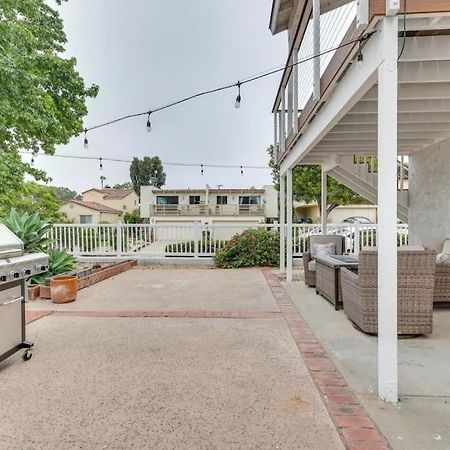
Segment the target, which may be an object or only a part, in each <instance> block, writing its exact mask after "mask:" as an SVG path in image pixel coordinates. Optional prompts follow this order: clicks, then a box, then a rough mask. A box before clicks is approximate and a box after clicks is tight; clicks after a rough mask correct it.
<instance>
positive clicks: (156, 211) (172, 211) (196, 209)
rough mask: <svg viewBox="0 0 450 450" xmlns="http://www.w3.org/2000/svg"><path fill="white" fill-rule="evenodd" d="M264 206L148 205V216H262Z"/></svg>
mask: <svg viewBox="0 0 450 450" xmlns="http://www.w3.org/2000/svg"><path fill="white" fill-rule="evenodd" d="M264 215H265V207H264V205H150V216H264Z"/></svg>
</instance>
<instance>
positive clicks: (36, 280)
mask: <svg viewBox="0 0 450 450" xmlns="http://www.w3.org/2000/svg"><path fill="white" fill-rule="evenodd" d="M47 253H48V271H47V272H44V273H40V274H39V275H35V276H33V277H31V278H30V283H33V284H43V283H44V282H45V280H46V279H47V278H50V277H53V276H55V275H61V274H63V273H67V272H72V271H73V270H74V269H75V258H74V257H73V256H72V255H69V254H68V253H67V252H66V251H65V250H63V249H53V248H50V249H48V250H47Z"/></svg>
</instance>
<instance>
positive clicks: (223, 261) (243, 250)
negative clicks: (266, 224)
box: [214, 228, 280, 269]
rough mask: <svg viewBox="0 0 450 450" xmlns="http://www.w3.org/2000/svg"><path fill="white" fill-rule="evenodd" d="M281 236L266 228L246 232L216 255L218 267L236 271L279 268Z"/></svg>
mask: <svg viewBox="0 0 450 450" xmlns="http://www.w3.org/2000/svg"><path fill="white" fill-rule="evenodd" d="M279 251H280V235H279V233H278V232H274V231H270V230H267V229H265V228H257V229H249V230H245V231H244V232H243V233H241V234H237V235H235V236H234V237H233V238H232V239H231V240H230V241H228V242H227V243H226V244H225V246H224V247H223V249H222V250H220V251H219V252H217V253H216V255H215V257H214V262H215V263H216V266H217V267H220V268H224V269H232V268H234V269H236V268H239V267H254V266H257V267H265V266H271V267H274V266H277V265H278V264H279V260H280V255H279Z"/></svg>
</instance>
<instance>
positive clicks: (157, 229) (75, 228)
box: [49, 224, 408, 259]
mask: <svg viewBox="0 0 450 450" xmlns="http://www.w3.org/2000/svg"><path fill="white" fill-rule="evenodd" d="M249 228H253V229H254V228H265V229H267V230H270V231H271V232H273V233H276V232H279V228H280V227H279V225H277V224H261V225H243V224H238V225H233V224H225V225H221V224H214V225H203V224H193V225H167V224H55V225H54V226H53V228H52V229H51V230H50V232H49V237H51V238H52V239H53V242H54V244H53V246H54V247H55V248H63V249H65V250H67V251H68V252H69V253H71V254H73V255H75V256H86V257H89V256H91V257H102V256H109V257H126V256H129V257H133V258H138V259H139V258H161V257H167V258H170V257H194V258H199V257H212V256H214V255H215V254H216V252H217V251H218V250H220V249H221V248H222V247H223V246H224V245H225V244H226V243H227V242H228V241H229V240H230V239H231V238H232V237H233V236H234V235H236V234H238V233H241V232H242V231H244V230H245V229H249ZM377 228H378V225H377V224H368V225H361V224H355V225H349V224H329V225H328V227H327V234H340V235H343V236H345V237H346V250H347V251H348V252H349V253H354V254H358V253H359V251H360V250H361V249H362V248H363V247H373V246H375V245H376V244H377V242H376V241H377ZM287 231H288V230H287V228H286V232H287ZM317 234H322V230H321V226H320V225H316V224H311V225H306V224H294V225H293V226H292V237H293V256H294V258H300V257H301V256H302V254H303V253H304V252H305V251H307V238H308V236H311V235H317ZM397 242H398V245H399V246H403V245H407V244H408V225H405V224H399V225H398V228H397Z"/></svg>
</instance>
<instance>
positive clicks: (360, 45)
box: [356, 41, 364, 66]
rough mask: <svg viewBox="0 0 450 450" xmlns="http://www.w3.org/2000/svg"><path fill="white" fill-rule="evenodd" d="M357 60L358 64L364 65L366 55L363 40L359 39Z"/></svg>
mask: <svg viewBox="0 0 450 450" xmlns="http://www.w3.org/2000/svg"><path fill="white" fill-rule="evenodd" d="M356 61H357V63H358V66H360V65H362V62H363V61H364V55H363V52H362V44H361V41H359V47H358V56H357V58H356Z"/></svg>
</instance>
